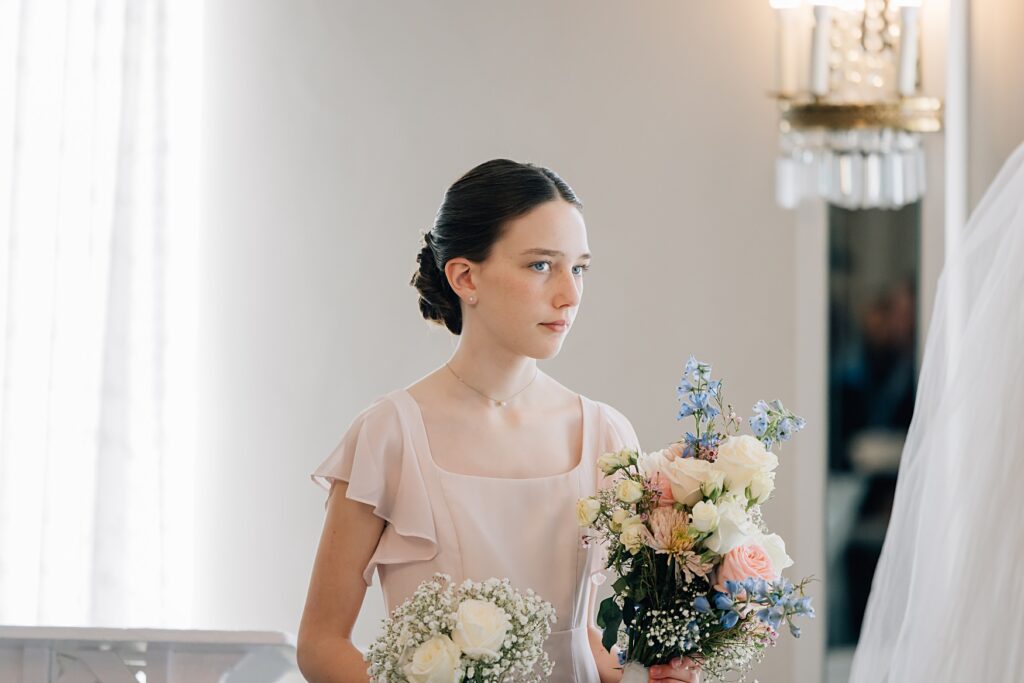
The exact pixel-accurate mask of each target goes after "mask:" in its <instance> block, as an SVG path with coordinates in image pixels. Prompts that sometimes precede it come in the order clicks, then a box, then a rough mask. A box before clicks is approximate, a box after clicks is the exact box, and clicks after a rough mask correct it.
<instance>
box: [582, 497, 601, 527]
mask: <svg viewBox="0 0 1024 683" xmlns="http://www.w3.org/2000/svg"><path fill="white" fill-rule="evenodd" d="M599 512H601V501H599V500H597V499H596V498H580V499H579V500H578V501H576V521H577V522H578V523H579V525H580V526H584V527H586V526H590V525H591V524H593V523H594V522H595V521H597V515H598V513H599Z"/></svg>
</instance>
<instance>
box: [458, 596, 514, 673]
mask: <svg viewBox="0 0 1024 683" xmlns="http://www.w3.org/2000/svg"><path fill="white" fill-rule="evenodd" d="M510 625H511V622H510V620H509V616H508V613H507V612H506V611H505V610H503V609H501V608H500V607H498V606H497V605H494V604H492V603H490V602H487V601H486V600H474V599H472V598H470V599H467V600H463V601H462V603H461V604H459V609H458V611H457V612H456V613H455V628H454V629H453V630H452V641H454V642H455V644H456V645H458V646H459V648H460V649H461V650H462V651H463V652H464V653H466V656H467V657H469V658H470V659H480V658H481V657H485V656H486V657H497V656H498V651H499V650H501V644H502V643H504V642H505V634H506V633H508V629H509V626H510Z"/></svg>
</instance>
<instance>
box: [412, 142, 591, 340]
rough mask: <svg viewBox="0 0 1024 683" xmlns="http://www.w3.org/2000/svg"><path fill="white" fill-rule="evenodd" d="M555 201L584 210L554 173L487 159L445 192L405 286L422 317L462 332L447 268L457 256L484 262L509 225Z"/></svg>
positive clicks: (570, 190)
mask: <svg viewBox="0 0 1024 683" xmlns="http://www.w3.org/2000/svg"><path fill="white" fill-rule="evenodd" d="M559 198H561V199H564V200H565V201H567V202H569V203H570V204H572V205H573V206H575V207H576V208H577V209H579V210H581V211H582V210H583V203H582V202H580V200H579V199H577V197H576V193H574V192H573V190H572V188H571V187H569V185H568V183H566V182H565V181H564V180H562V179H561V178H560V177H559V176H558V174H557V173H555V172H554V171H552V170H550V169H547V168H544V167H543V166H535V165H533V164H529V163H519V162H517V161H510V160H509V159H492V160H490V161H485V162H484V163H482V164H480V165H479V166H477V167H476V168H474V169H472V170H470V171H469V172H468V173H466V174H465V175H464V176H462V177H461V178H459V179H458V180H456V181H455V183H453V184H452V186H451V187H449V188H448V190H447V191H446V192H445V193H444V200H442V202H441V207H440V208H439V209H438V210H437V216H436V217H435V218H434V227H433V228H431V230H430V231H428V232H427V233H426V234H425V235H424V239H423V241H424V246H423V248H422V249H421V250H420V253H419V255H418V256H417V257H416V260H417V261H418V262H419V264H420V267H419V269H418V270H417V271H416V272H415V273H413V276H412V280H411V281H410V283H409V284H411V285H412V286H413V287H415V288H416V289H417V290H419V293H420V298H419V305H420V312H421V313H422V314H423V317H424V318H426V319H427V320H429V321H431V322H435V323H438V324H440V325H444V326H445V327H447V328H448V329H449V330H450V331H451V332H452V334H461V333H462V308H461V307H460V301H459V297H458V296H457V295H456V294H455V291H454V290H453V289H452V288H451V285H450V284H449V283H448V278H447V276H445V273H444V266H445V264H446V263H448V261H449V260H451V259H453V258H455V257H463V258H467V259H469V260H470V261H475V262H477V263H479V262H481V261H485V260H486V259H487V257H488V255H489V254H490V253H491V248H492V247H493V246H494V243H495V242H497V241H498V240H499V239H500V238H501V236H502V234H503V232H504V230H505V226H506V225H507V224H508V222H509V221H511V220H513V219H515V218H518V217H519V216H522V215H524V214H526V213H529V212H530V211H531V210H532V209H533V208H534V207H536V206H537V205H539V204H543V203H544V202H549V201H551V200H553V199H559Z"/></svg>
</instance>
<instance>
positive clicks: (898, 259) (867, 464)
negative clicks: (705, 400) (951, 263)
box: [825, 202, 921, 683]
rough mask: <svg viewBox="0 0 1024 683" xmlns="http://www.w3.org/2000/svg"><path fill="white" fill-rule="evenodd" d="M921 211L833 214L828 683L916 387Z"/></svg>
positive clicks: (880, 532)
mask: <svg viewBox="0 0 1024 683" xmlns="http://www.w3.org/2000/svg"><path fill="white" fill-rule="evenodd" d="M920 228H921V204H920V202H916V203H913V204H908V205H906V206H904V207H902V208H900V209H897V210H883V209H868V210H848V209H844V208H841V207H838V206H834V205H833V206H830V207H829V209H828V235H829V244H828V253H829V265H828V481H827V487H828V488H827V491H826V508H827V509H826V523H827V527H826V539H825V548H826V561H827V569H828V576H829V580H828V582H827V584H826V585H827V598H826V599H827V601H828V615H829V618H828V660H827V661H828V676H827V683H839V682H840V681H841V682H843V683H845V681H846V680H847V679H848V675H849V664H850V660H851V659H852V656H853V651H854V649H855V647H856V644H857V637H858V635H859V633H860V628H861V622H862V620H863V616H864V610H865V607H866V605H867V599H868V593H869V592H870V590H871V579H872V576H873V575H874V571H875V565H876V564H877V562H878V558H879V555H880V554H881V550H882V542H883V541H884V539H885V531H886V527H887V525H888V521H889V515H890V511H891V509H892V502H893V497H894V494H895V490H896V473H897V469H898V467H899V461H900V455H901V453H902V451H903V443H904V441H905V438H906V434H907V429H908V428H909V426H910V420H911V417H912V415H913V411H914V397H915V388H916V385H917V371H918V368H917V343H918V329H917V327H918V325H917V321H918V313H917V312H918V287H917V283H918V275H919V272H920V261H921V258H920V252H921V249H920V232H921V230H920Z"/></svg>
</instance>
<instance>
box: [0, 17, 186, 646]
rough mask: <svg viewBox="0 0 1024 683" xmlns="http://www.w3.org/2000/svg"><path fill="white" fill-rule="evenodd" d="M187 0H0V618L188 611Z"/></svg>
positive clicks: (118, 618) (169, 615) (142, 620)
mask: <svg viewBox="0 0 1024 683" xmlns="http://www.w3.org/2000/svg"><path fill="white" fill-rule="evenodd" d="M201 28H202V26H201V10H200V8H199V5H198V1H197V0H121V1H111V0H92V1H89V0H63V1H61V2H54V1H52V0H21V2H18V1H16V0H0V623H3V624H21V625H37V624H40V625H42V624H46V625H50V624H54V625H58V624H59V625H94V626H174V625H187V622H188V620H189V618H190V603H191V593H192V581H191V570H192V551H191V538H192V524H193V520H192V514H191V510H192V503H191V484H192V482H191V472H192V452H193V449H192V439H193V428H192V424H193V420H192V415H191V406H192V405H193V402H192V400H191V391H192V386H193V385H192V376H193V373H192V369H191V368H192V367H193V364H192V360H191V359H192V357H193V353H194V351H193V348H194V342H193V339H194V324H193V317H192V311H194V308H195V307H194V297H195V289H194V285H193V283H194V282H195V277H194V276H193V270H194V268H195V254H194V249H195V237H196V226H197V216H198V207H197V203H198V202H197V196H198V193H197V188H198V174H197V170H198V152H199V149H198V130H199V127H198V117H199V115H200V109H199V102H200V100H199V96H200V91H201V80H200V78H199V76H200V75H201V69H200V64H201V54H202V51H201V48H202V33H201Z"/></svg>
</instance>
